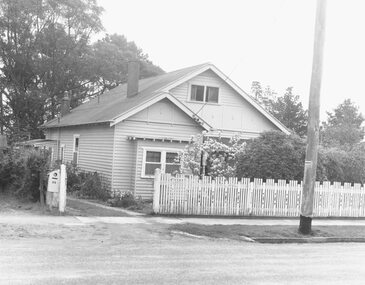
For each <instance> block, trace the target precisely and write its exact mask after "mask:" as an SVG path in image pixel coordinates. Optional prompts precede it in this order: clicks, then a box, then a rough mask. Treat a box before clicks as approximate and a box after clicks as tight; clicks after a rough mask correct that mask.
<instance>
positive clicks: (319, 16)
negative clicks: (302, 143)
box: [299, 0, 326, 234]
mask: <svg viewBox="0 0 365 285" xmlns="http://www.w3.org/2000/svg"><path fill="white" fill-rule="evenodd" d="M325 18H326V0H317V11H316V23H315V34H314V50H313V64H312V78H311V85H310V94H309V107H308V110H309V111H308V114H309V118H308V130H307V150H306V154H305V166H304V179H303V192H302V205H301V210H300V212H301V214H300V223H299V232H300V233H302V234H310V233H311V231H312V216H313V196H314V186H315V181H316V170H317V155H318V142H319V110H320V92H321V79H322V62H323V46H324V35H325Z"/></svg>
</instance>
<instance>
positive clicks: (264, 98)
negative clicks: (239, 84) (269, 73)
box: [251, 81, 277, 110]
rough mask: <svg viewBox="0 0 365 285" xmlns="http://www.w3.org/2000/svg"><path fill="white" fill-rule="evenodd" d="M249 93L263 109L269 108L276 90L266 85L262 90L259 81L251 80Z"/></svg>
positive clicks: (274, 97)
mask: <svg viewBox="0 0 365 285" xmlns="http://www.w3.org/2000/svg"><path fill="white" fill-rule="evenodd" d="M251 93H252V95H253V97H254V98H255V99H256V101H257V102H259V103H260V104H261V105H262V106H263V107H264V108H265V109H268V110H270V108H271V105H272V102H273V101H274V100H275V99H276V95H277V94H276V92H275V91H274V90H272V89H271V88H270V86H266V88H265V89H264V90H263V89H262V87H261V83H260V82H259V81H252V85H251Z"/></svg>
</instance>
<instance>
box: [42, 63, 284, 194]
mask: <svg viewBox="0 0 365 285" xmlns="http://www.w3.org/2000/svg"><path fill="white" fill-rule="evenodd" d="M138 78H139V65H138V63H136V62H131V63H130V64H129V74H128V83H126V84H123V85H120V86H118V87H116V88H114V89H112V90H110V91H108V92H106V93H104V94H103V95H101V96H100V97H99V98H95V99H93V100H91V101H89V102H87V103H84V104H82V105H81V106H79V107H77V108H75V109H73V110H71V111H68V112H63V116H62V117H61V118H56V119H54V120H51V121H49V122H47V123H45V124H44V125H43V126H42V127H43V128H45V133H46V139H47V140H51V141H54V142H56V147H55V148H56V149H54V150H53V157H54V159H60V160H62V161H63V162H71V161H74V162H75V163H77V165H78V167H80V169H82V170H85V171H97V172H98V173H100V174H101V175H102V176H103V179H104V181H106V182H107V185H108V186H109V189H110V190H111V191H112V192H114V193H117V192H123V191H126V190H130V191H132V192H133V193H134V194H135V195H136V196H141V197H142V198H144V199H150V198H152V196H153V173H154V170H155V169H156V168H160V169H161V170H162V172H165V173H168V172H173V171H175V170H176V169H177V168H178V167H179V165H178V164H176V163H175V159H174V158H175V157H176V155H177V153H178V152H179V151H180V150H182V149H184V147H185V145H186V144H187V143H188V142H189V140H190V138H191V136H192V135H196V134H199V133H201V132H202V131H203V130H206V131H207V132H208V135H211V136H215V135H217V134H218V133H220V134H221V135H222V136H227V137H231V136H232V135H233V134H240V135H241V136H242V138H244V139H248V138H253V137H257V136H258V135H259V134H260V133H261V132H263V131H267V130H281V131H283V132H285V133H289V131H288V129H286V128H285V126H284V125H282V124H281V123H280V122H279V121H278V120H277V119H275V118H274V117H273V116H272V115H270V114H269V113H268V112H267V111H265V110H264V109H263V108H262V107H261V106H260V105H259V104H258V103H257V102H256V101H255V100H254V99H252V97H250V96H249V95H248V94H247V93H245V92H244V91H242V90H241V89H240V88H239V87H238V86H237V85H236V84H235V83H233V82H232V81H231V80H230V79H229V78H228V77H227V76H225V75H224V74H223V73H222V72H221V71H220V70H219V69H218V68H216V67H215V66H214V65H212V64H209V63H206V64H201V65H197V66H193V67H188V68H184V69H180V70H177V71H173V72H169V73H166V74H163V75H159V76H155V77H150V78H146V79H141V80H138Z"/></svg>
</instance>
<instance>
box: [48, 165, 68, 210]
mask: <svg viewBox="0 0 365 285" xmlns="http://www.w3.org/2000/svg"><path fill="white" fill-rule="evenodd" d="M66 187H67V174H66V165H64V164H61V167H60V169H57V170H54V171H52V172H50V173H49V177H48V185H47V201H46V202H47V205H48V206H49V209H50V210H52V207H58V209H59V211H60V213H64V212H65V208H66Z"/></svg>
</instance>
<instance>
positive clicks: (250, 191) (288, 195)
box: [158, 174, 365, 217]
mask: <svg viewBox="0 0 365 285" xmlns="http://www.w3.org/2000/svg"><path fill="white" fill-rule="evenodd" d="M302 187H303V183H302V182H300V183H299V182H298V181H289V182H288V183H287V181H285V180H278V181H277V182H275V181H274V180H273V179H267V180H266V181H265V182H263V180H262V179H256V178H255V179H254V180H253V182H251V181H250V179H249V178H242V179H241V180H240V181H238V179H237V178H229V179H225V178H224V177H217V178H215V179H212V178H211V177H203V179H199V177H197V176H193V175H190V176H185V175H177V176H171V175H170V174H160V189H159V191H160V193H159V196H158V197H159V203H158V204H159V205H158V207H159V213H161V214H186V215H226V216H247V215H254V216H282V217H293V216H298V215H299V213H300V205H301V199H302ZM313 207H314V208H313V212H314V216H317V217H365V189H364V187H363V186H361V185H360V184H354V185H353V186H352V185H351V184H350V183H344V184H343V185H341V183H339V182H334V183H332V184H331V183H330V182H327V181H326V182H323V183H322V184H320V183H319V182H316V184H315V191H314V205H313Z"/></svg>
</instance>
